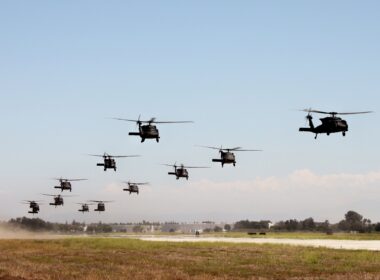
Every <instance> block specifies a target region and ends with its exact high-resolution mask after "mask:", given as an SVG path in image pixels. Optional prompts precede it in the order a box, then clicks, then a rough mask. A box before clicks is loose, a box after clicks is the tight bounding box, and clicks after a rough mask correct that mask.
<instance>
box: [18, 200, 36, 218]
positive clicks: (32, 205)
mask: <svg viewBox="0 0 380 280" xmlns="http://www.w3.org/2000/svg"><path fill="white" fill-rule="evenodd" d="M22 203H23V204H28V205H29V208H30V209H31V211H28V213H29V214H33V215H34V214H38V213H39V212H40V204H39V201H34V200H24V201H23V202H22Z"/></svg>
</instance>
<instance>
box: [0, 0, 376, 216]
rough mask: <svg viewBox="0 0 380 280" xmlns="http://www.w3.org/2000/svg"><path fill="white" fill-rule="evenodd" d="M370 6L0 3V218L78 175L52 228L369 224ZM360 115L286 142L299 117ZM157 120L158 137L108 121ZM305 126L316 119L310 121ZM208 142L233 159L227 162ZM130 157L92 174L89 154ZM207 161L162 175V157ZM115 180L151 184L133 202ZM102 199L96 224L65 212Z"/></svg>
mask: <svg viewBox="0 0 380 280" xmlns="http://www.w3.org/2000/svg"><path fill="white" fill-rule="evenodd" d="M379 11H380V3H379V2H378V1H361V2H359V1H346V0H345V1H188V2H185V1H135V2H130V1H64V2H58V1H1V2H0V97H1V100H0V127H1V142H0V143H1V146H0V154H1V157H2V160H1V161H0V170H1V171H0V172H1V173H0V198H1V200H0V219H8V218H11V217H17V216H21V215H24V214H25V213H26V211H27V207H26V206H25V205H22V204H20V203H19V202H20V201H21V200H23V199H37V200H40V199H43V200H45V201H46V202H47V203H48V202H49V199H48V198H44V197H42V196H41V195H40V193H51V194H55V193H57V192H56V191H55V190H54V189H53V186H54V184H55V182H54V181H53V180H51V178H53V177H60V176H63V177H74V178H75V177H85V178H88V179H90V180H89V181H88V182H80V183H77V184H75V185H74V186H73V187H74V190H73V194H76V195H78V197H74V198H67V199H66V205H65V207H64V208H57V209H54V207H50V206H43V207H42V211H41V214H40V215H39V216H40V217H41V218H44V219H48V220H51V221H65V220H69V221H70V220H72V219H76V220H79V221H87V222H90V221H99V220H102V221H115V222H128V221H140V220H142V219H145V220H157V221H170V220H178V221H200V220H206V219H207V220H217V221H235V220H238V219H245V218H248V219H270V220H273V221H277V220H280V219H288V218H298V219H303V218H307V217H310V216H312V217H315V218H316V219H318V220H325V219H329V220H331V221H338V220H339V219H340V218H342V217H343V215H344V213H345V212H346V211H347V210H351V209H353V210H356V211H358V212H360V213H362V214H363V215H365V216H366V217H368V218H371V219H372V220H374V221H380V212H379V211H378V210H379V205H380V204H379V202H380V163H379V148H378V147H379V140H380V132H379V129H378V128H379V123H380V108H379V107H380V95H379V90H380V86H379V77H380V68H379V65H380V55H379V49H380V29H379V26H380V14H379ZM309 107H313V108H316V109H320V110H328V111H331V110H334V111H352V110H374V111H377V113H375V114H371V115H363V116H348V117H347V121H348V122H349V126H350V131H349V133H348V134H347V137H345V138H343V137H342V135H341V134H337V135H331V136H329V137H327V136H325V135H324V136H321V137H320V138H319V139H318V140H317V141H316V140H314V138H313V135H312V134H301V133H299V132H298V128H299V127H300V126H304V125H305V119H304V117H305V113H303V112H298V111H297V109H302V108H309ZM139 114H142V117H143V118H145V119H148V118H150V117H153V116H154V117H157V118H158V119H159V120H193V121H194V122H195V123H194V124H185V125H162V126H160V127H159V129H160V132H161V137H162V138H161V143H160V144H157V143H155V142H154V141H147V143H144V144H141V143H140V141H139V138H135V137H130V136H128V132H130V131H132V130H134V129H135V128H136V127H135V125H134V124H130V123H124V122H118V121H115V120H111V119H109V118H110V117H122V118H137V117H138V115H139ZM317 117H318V116H316V118H315V120H316V123H317V122H318V118H317ZM195 145H213V146H220V145H223V146H225V147H228V146H242V147H244V148H252V149H263V150H264V152H262V153H239V154H238V155H237V156H238V158H237V160H238V164H237V166H236V168H233V167H231V166H227V167H225V168H224V169H222V168H221V167H220V165H218V164H214V163H212V162H211V159H212V158H213V157H215V156H217V155H218V153H217V151H212V150H206V149H201V148H197V147H195ZM105 151H106V152H108V153H111V154H141V155H142V156H143V157H141V158H136V159H122V160H119V161H118V164H119V170H118V172H117V173H114V172H113V171H108V172H107V173H105V172H103V171H102V169H101V168H99V167H96V163H97V159H96V158H92V157H88V156H86V154H89V153H100V154H101V153H103V152H105ZM176 161H177V162H178V163H185V164H188V165H208V166H210V167H212V168H211V169H209V170H191V171H190V172H191V173H190V180H189V181H188V182H186V181H183V180H181V181H176V180H175V178H174V177H170V176H168V175H167V172H168V171H171V169H170V168H166V167H164V166H160V165H159V164H160V163H174V162H176ZM124 180H134V181H149V182H151V185H150V186H147V187H142V190H141V193H140V195H139V196H138V197H137V196H129V195H128V194H127V193H123V192H122V191H121V190H122V188H123V185H122V184H121V183H120V182H121V181H124ZM88 199H106V200H115V203H113V204H110V205H108V210H109V211H108V212H106V213H104V214H101V215H99V214H97V213H93V212H92V213H90V214H85V215H82V214H80V213H78V212H77V205H75V204H74V203H75V202H82V201H83V202H84V201H87V200H88Z"/></svg>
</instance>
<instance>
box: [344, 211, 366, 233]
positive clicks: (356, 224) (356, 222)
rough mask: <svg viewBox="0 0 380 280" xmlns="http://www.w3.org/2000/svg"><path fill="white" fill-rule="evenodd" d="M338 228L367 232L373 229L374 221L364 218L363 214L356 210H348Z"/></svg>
mask: <svg viewBox="0 0 380 280" xmlns="http://www.w3.org/2000/svg"><path fill="white" fill-rule="evenodd" d="M338 228H339V229H340V230H344V231H358V232H366V231H371V230H372V222H371V220H369V219H363V216H362V215H360V214H359V213H357V212H355V211H348V212H347V213H346V215H345V219H344V220H342V221H340V222H339V224H338Z"/></svg>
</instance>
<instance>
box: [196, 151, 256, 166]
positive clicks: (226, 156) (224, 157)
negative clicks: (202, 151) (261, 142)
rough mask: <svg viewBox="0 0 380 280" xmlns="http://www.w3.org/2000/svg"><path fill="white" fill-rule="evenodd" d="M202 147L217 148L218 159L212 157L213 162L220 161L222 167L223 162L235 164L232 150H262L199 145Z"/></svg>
mask: <svg viewBox="0 0 380 280" xmlns="http://www.w3.org/2000/svg"><path fill="white" fill-rule="evenodd" d="M199 147H203V148H208V149H213V150H219V153H220V159H213V160H212V161H213V162H220V163H222V167H224V165H225V164H233V165H234V166H236V157H235V154H234V153H233V152H262V150H244V149H243V148H241V147H236V148H223V147H220V148H217V147H209V146H199Z"/></svg>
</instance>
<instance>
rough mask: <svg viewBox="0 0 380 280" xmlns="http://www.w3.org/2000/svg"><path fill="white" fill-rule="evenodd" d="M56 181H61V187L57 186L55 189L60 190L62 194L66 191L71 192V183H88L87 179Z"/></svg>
mask: <svg viewBox="0 0 380 280" xmlns="http://www.w3.org/2000/svg"><path fill="white" fill-rule="evenodd" d="M55 180H58V181H59V184H60V186H55V187H54V188H55V189H60V190H61V192H63V191H64V190H69V191H70V192H71V182H79V181H86V180H87V179H62V178H59V179H58V178H56V179H55Z"/></svg>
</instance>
